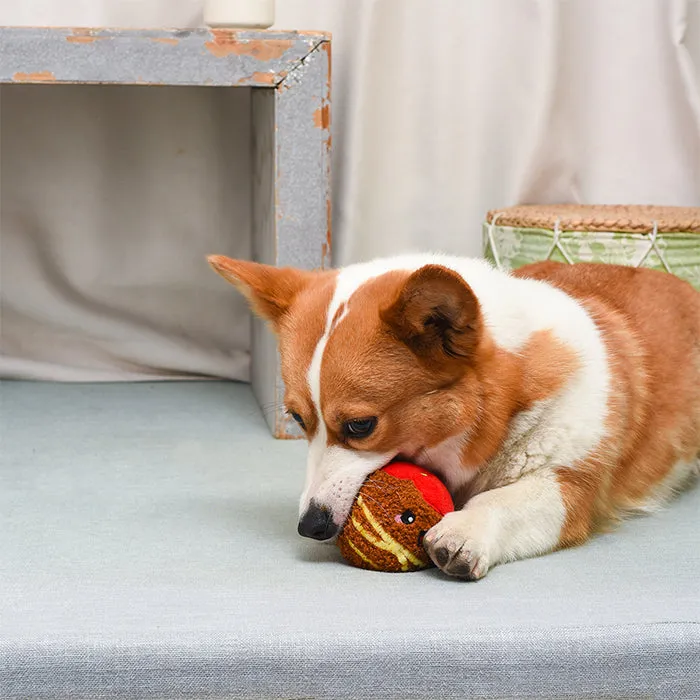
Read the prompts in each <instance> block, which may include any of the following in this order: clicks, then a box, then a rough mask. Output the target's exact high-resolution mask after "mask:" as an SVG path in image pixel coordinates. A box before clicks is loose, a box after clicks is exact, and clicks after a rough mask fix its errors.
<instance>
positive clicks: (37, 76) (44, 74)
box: [12, 70, 56, 83]
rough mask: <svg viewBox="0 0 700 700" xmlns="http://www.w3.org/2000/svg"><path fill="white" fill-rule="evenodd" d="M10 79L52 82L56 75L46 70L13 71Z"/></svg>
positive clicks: (26, 81)
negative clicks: (32, 71) (33, 71)
mask: <svg viewBox="0 0 700 700" xmlns="http://www.w3.org/2000/svg"><path fill="white" fill-rule="evenodd" d="M12 81H13V82H15V83H53V82H55V81H56V76H55V75H54V74H53V73H51V72H50V71H47V70H42V71H37V72H36V73H15V74H14V75H13V76H12Z"/></svg>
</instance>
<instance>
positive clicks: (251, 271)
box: [210, 256, 484, 539]
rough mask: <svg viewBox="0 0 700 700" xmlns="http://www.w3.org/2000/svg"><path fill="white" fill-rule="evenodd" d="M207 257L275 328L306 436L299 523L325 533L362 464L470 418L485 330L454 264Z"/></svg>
mask: <svg viewBox="0 0 700 700" xmlns="http://www.w3.org/2000/svg"><path fill="white" fill-rule="evenodd" d="M210 263H211V264H212V266H213V267H214V269H215V270H216V271H217V272H219V273H220V274H221V275H222V276H223V277H225V278H226V279H227V280H228V281H230V282H232V283H233V284H235V285H236V286H237V287H238V288H239V289H240V290H241V291H242V292H243V293H244V294H245V295H246V297H247V298H248V299H249V301H250V302H251V305H252V307H253V310H254V311H255V312H256V313H258V314H259V315H261V316H263V317H264V318H266V319H267V320H268V321H270V323H271V324H272V327H273V329H274V330H275V332H276V333H277V335H278V338H279V346H280V354H281V358H282V376H283V379H284V382H285V387H286V395H285V405H286V408H287V410H288V411H289V412H290V414H291V415H292V416H293V417H294V418H295V419H296V420H297V421H298V422H299V424H300V425H301V426H302V428H303V429H304V432H305V434H306V437H307V439H308V441H309V456H308V466H307V475H306V485H305V488H304V492H303V494H302V498H301V503H300V525H299V531H300V533H301V534H304V535H306V536H309V537H314V538H316V539H329V538H330V537H332V536H333V535H335V534H336V533H337V532H338V531H339V529H340V528H341V527H342V525H343V523H344V522H345V519H346V518H347V516H348V514H349V512H350V509H351V507H352V504H353V501H354V499H355V496H356V495H357V492H358V490H359V488H360V486H361V485H362V483H363V482H364V480H365V478H366V477H367V476H368V475H369V474H371V473H372V472H373V471H375V470H376V469H378V468H380V467H382V466H384V465H385V464H387V463H388V462H389V461H390V460H391V459H393V458H394V457H395V456H397V455H399V454H401V455H403V456H405V457H411V456H414V457H415V456H417V455H419V454H420V452H421V451H422V450H424V449H426V448H429V447H432V446H434V445H437V444H438V443H440V442H441V441H442V440H444V439H445V438H447V437H449V436H450V435H453V434H454V433H455V431H456V430H457V429H460V430H464V428H465V426H469V425H470V424H471V422H472V421H473V419H474V416H475V413H476V410H477V402H478V395H479V392H478V376H477V375H478V373H477V371H476V369H475V362H473V361H472V360H473V359H474V358H475V357H476V355H477V353H478V352H479V353H480V352H483V351H484V348H480V347H479V346H480V343H481V339H482V337H483V335H484V334H483V333H482V320H481V314H480V310H479V305H478V303H477V300H476V297H475V296H474V294H473V292H472V291H471V289H470V288H469V286H468V285H467V284H466V283H465V282H464V280H463V279H462V278H461V277H460V276H459V275H457V274H456V273H455V272H453V271H451V270H448V269H447V268H445V267H441V266H439V265H426V266H423V267H421V268H419V269H417V270H415V271H411V270H404V269H399V270H391V269H389V270H387V269H386V267H384V268H383V269H382V268H381V266H380V265H373V264H372V263H369V264H366V265H358V266H352V267H349V268H345V269H342V270H340V271H326V272H313V273H312V272H304V271H299V270H293V269H288V268H287V269H285V268H282V269H278V268H273V267H268V266H264V265H259V264H256V263H251V262H247V261H234V260H230V259H228V258H224V257H222V256H214V257H212V258H210ZM384 264H386V263H384ZM465 397H466V398H465ZM470 397H471V398H470Z"/></svg>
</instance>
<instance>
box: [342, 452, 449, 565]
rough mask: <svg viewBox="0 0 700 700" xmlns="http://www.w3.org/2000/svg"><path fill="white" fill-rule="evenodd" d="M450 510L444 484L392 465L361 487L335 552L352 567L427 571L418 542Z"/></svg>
mask: <svg viewBox="0 0 700 700" xmlns="http://www.w3.org/2000/svg"><path fill="white" fill-rule="evenodd" d="M451 510H454V506H453V504H452V499H451V497H450V494H449V492H448V491H447V489H446V488H445V486H444V484H443V483H442V482H441V481H440V480H439V479H438V478H437V477H436V476H434V475H433V474H430V473H429V472H426V471H425V470H423V469H421V468H420V467H417V466H415V465H413V464H406V463H394V464H390V465H389V466H387V467H385V468H384V469H380V470H379V471H376V472H374V473H373V474H371V475H370V476H369V478H368V479H367V481H365V483H364V484H363V486H362V488H361V489H360V492H359V494H358V495H357V498H356V500H355V504H354V505H353V508H352V510H351V511H350V516H349V517H348V520H347V522H346V523H345V527H344V528H343V530H342V532H341V533H340V536H339V537H338V547H339V548H340V551H341V553H342V555H343V556H344V557H345V559H346V560H347V561H348V562H349V563H350V564H352V565H353V566H358V567H360V568H363V569H373V570H375V571H416V570H417V569H425V568H427V567H429V566H432V562H431V561H430V557H429V556H428V555H427V554H426V552H425V549H423V536H424V535H425V533H426V532H427V531H428V530H429V529H430V528H431V527H432V526H433V525H435V524H436V523H438V522H439V521H440V520H441V519H442V516H443V515H445V513H449V512H450V511H451Z"/></svg>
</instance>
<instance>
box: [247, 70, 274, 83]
mask: <svg viewBox="0 0 700 700" xmlns="http://www.w3.org/2000/svg"><path fill="white" fill-rule="evenodd" d="M251 78H252V80H253V82H254V83H258V84H264V85H274V84H275V82H276V81H277V75H275V73H262V72H259V71H256V72H255V73H253V75H252V76H251Z"/></svg>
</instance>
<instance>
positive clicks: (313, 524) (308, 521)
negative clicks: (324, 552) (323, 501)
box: [297, 501, 340, 540]
mask: <svg viewBox="0 0 700 700" xmlns="http://www.w3.org/2000/svg"><path fill="white" fill-rule="evenodd" d="M297 529H298V531H299V534H300V535H301V536H302V537H310V538H311V539H314V540H329V539H331V537H335V535H337V534H338V530H340V528H339V527H338V526H337V525H336V524H335V523H334V522H333V518H332V516H331V512H330V510H329V509H328V508H326V507H325V506H319V505H318V504H317V503H315V502H314V501H311V503H310V504H309V507H308V508H307V510H306V512H305V513H304V515H302V516H301V518H300V519H299V527H298V528H297Z"/></svg>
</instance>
